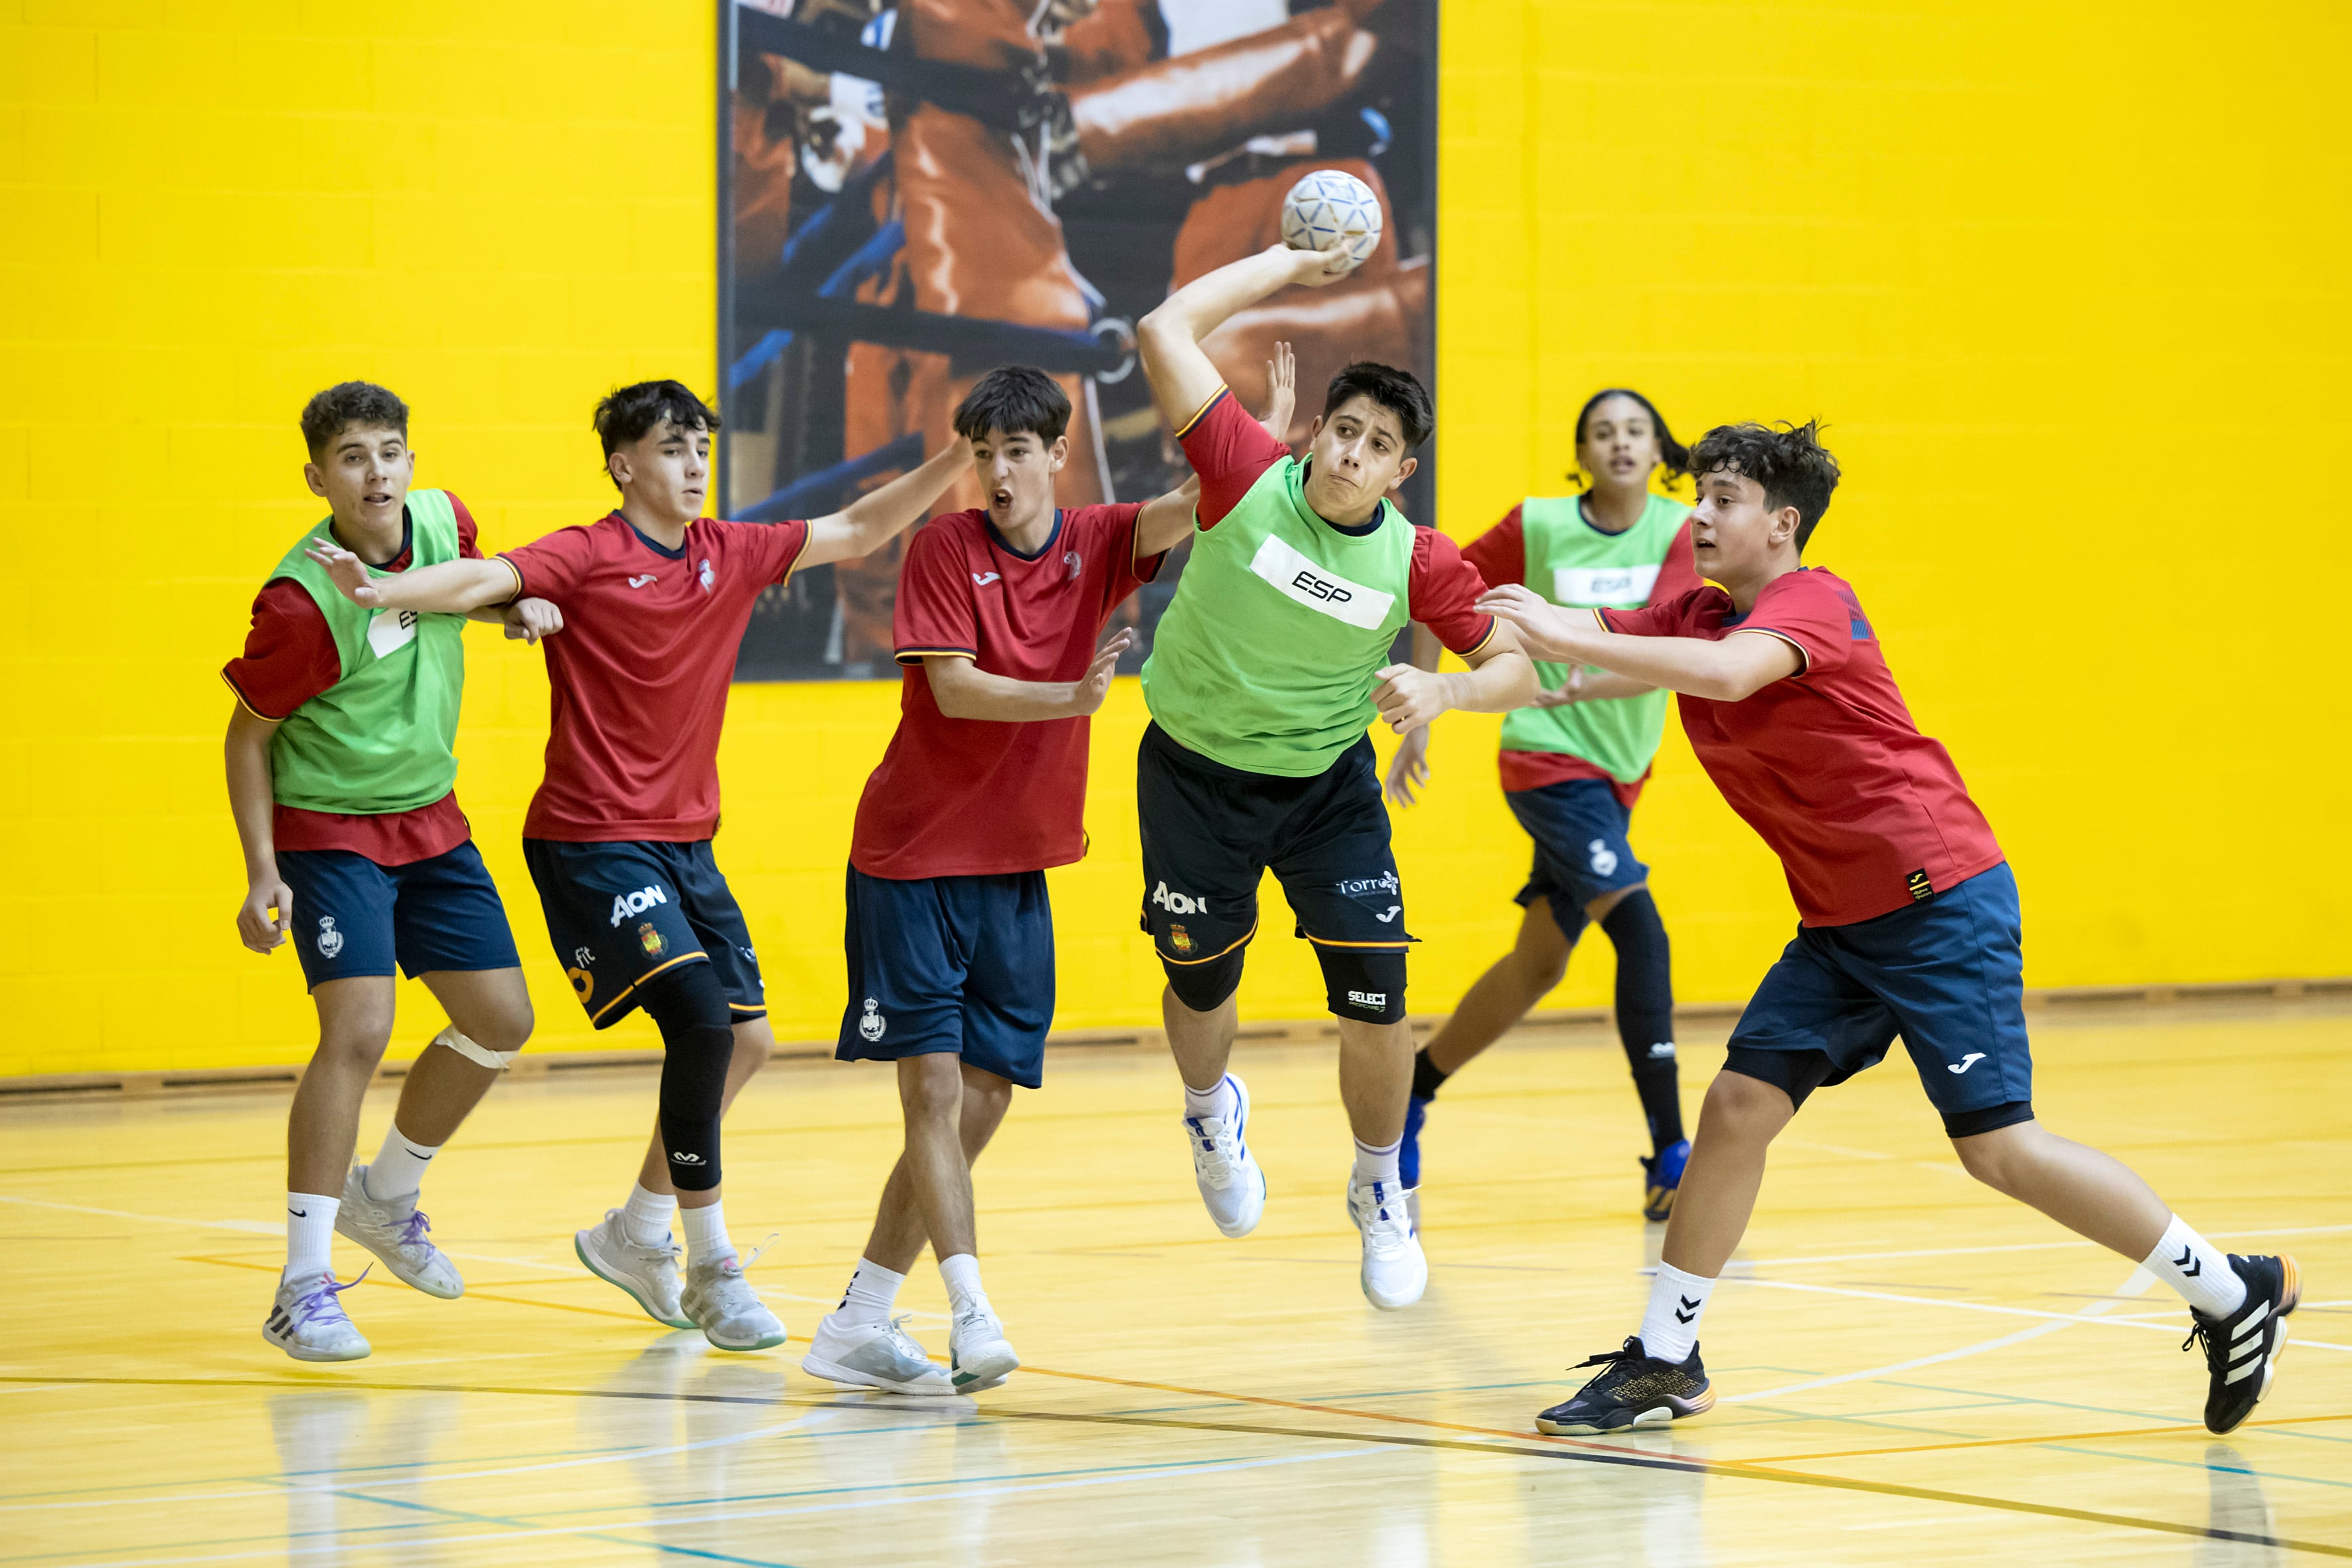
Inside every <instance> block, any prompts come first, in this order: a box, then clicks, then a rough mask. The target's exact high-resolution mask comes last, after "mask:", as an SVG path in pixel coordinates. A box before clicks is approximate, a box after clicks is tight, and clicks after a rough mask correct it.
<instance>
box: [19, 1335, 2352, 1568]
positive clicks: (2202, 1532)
mask: <svg viewBox="0 0 2352 1568" xmlns="http://www.w3.org/2000/svg"><path fill="white" fill-rule="evenodd" d="M1022 1370H1024V1372H1032V1373H1039V1374H1041V1375H1044V1376H1047V1377H1061V1378H1068V1379H1072V1380H1075V1381H1078V1382H1084V1383H1099V1384H1113V1385H1117V1386H1120V1387H1128V1388H1150V1389H1156V1390H1159V1391H1160V1392H1163V1393H1170V1394H1190V1395H1192V1396H1194V1397H1199V1398H1211V1399H1223V1400H1227V1401H1230V1402H1232V1403H1234V1404H1241V1405H1272V1406H1277V1407H1287V1408H1291V1409H1297V1410H1303V1411H1307V1412H1310V1413H1316V1414H1326V1415H1347V1416H1353V1417H1356V1418H1358V1419H1370V1420H1375V1421H1390V1422H1397V1423H1402V1424H1404V1425H1409V1426H1429V1427H1435V1428H1438V1429H1441V1430H1445V1431H1454V1432H1462V1433H1467V1434H1471V1435H1472V1436H1483V1437H1487V1438H1500V1439H1503V1441H1501V1442H1495V1441H1486V1442H1472V1441H1468V1440H1466V1439H1465V1438H1459V1437H1427V1436H1411V1435H1406V1434H1403V1433H1394V1432H1353V1433H1348V1432H1328V1431H1314V1430H1309V1429H1306V1428H1298V1427H1284V1426H1259V1425H1255V1424H1243V1423H1234V1422H1222V1421H1175V1420H1170V1419H1168V1418H1166V1417H1164V1416H1142V1415H1108V1414H1090V1413H1087V1412H1083V1411H1039V1410H1015V1409H1001V1408H1000V1409H988V1410H984V1411H983V1412H982V1414H984V1415H990V1416H992V1417H994V1418H996V1419H999V1420H1025V1421H1065V1422H1074V1423H1093V1424H1096V1425H1101V1426H1154V1427H1165V1428H1169V1429H1171V1430H1181V1431H1195V1432H1218V1433H1227V1434H1231V1433H1248V1434H1255V1435H1258V1436H1280V1437H1301V1438H1307V1439H1310V1440H1314V1441H1319V1442H1334V1441H1337V1442H1344V1443H1385V1444H1392V1445H1399V1446H1402V1447H1423V1448H1446V1449H1454V1450H1459V1451H1461V1452H1464V1453H1473V1454H1511V1455H1515V1456H1517V1457H1520V1458H1546V1459H1558V1460H1565V1461H1574V1462H1583V1463H1591V1464H1612V1465H1622V1466H1626V1467H1628V1468H1634V1469H1654V1470H1673V1471H1678V1472H1682V1473H1685V1474H1690V1473H1696V1474H1701V1475H1718V1476H1722V1477H1725V1478H1727V1479H1744V1480H1769V1481H1780V1482H1786V1483H1789V1484H1791V1485H1797V1486H1811V1487H1820V1488H1823V1489H1829V1490H1833V1491H1854V1492H1866V1493H1870V1494H1873V1495H1875V1496H1883V1497H1906V1498H1916V1499H1919V1500H1925V1501H1929V1502H1948V1503H1954V1504H1958V1505H1959V1506H1961V1507H1967V1508H1989V1509H1993V1510H1999V1511H2002V1512H2010V1513H2027V1514H2034V1515H2039V1516H2042V1517H2044V1518H2052V1519H2068V1520H2075V1521H2082V1522H2086V1523H2092V1524H2105V1525H2111V1526H2115V1527H2117V1528H2121V1529H2127V1530H2147V1531H2157V1532H2158V1533H2162V1534H2167V1535H2183V1536H2189V1537H2191V1538H2194V1539H2199V1540H2211V1541H2235V1542H2244V1543H2246V1544H2248V1545H2254V1546H2270V1547H2274V1548H2277V1549H2279V1550H2282V1551H2290V1552H2315V1553H2317V1554H2319V1555H2321V1556H2328V1557H2343V1558H2352V1546H2335V1545H2330V1544H2327V1543H2326V1542H2305V1541H2293V1540H2288V1539H2285V1538H2283V1537H2278V1536H2268V1535H2258V1534H2255V1533H2253V1532H2252V1531H2227V1530H2219V1529H2215V1528H2214V1527H2212V1526H2210V1525H2192V1524H2179V1523H2176V1522H2173V1521H2168V1520H2158V1519H2141V1518H2137V1517H2135V1516H2133V1515H2129V1514H2110V1513H2097V1512H2093V1511H2091V1510H2085V1509H2070V1508H2061V1507H2058V1506H2056V1505H2054V1504H2051V1503H2036V1502H2027V1501H2025V1500H2021V1499H2014V1498H1995V1497H1982V1496H1977V1495H1974V1494H1970V1493H1967V1492H1947V1491H1938V1490H1934V1489H1928V1488H1924V1487H1906V1486H1900V1485H1897V1484H1895V1483H1894V1482H1891V1481H1867V1480H1862V1479H1856V1478H1853V1477H1848V1476H1825V1475H1820V1474H1816V1473H1814V1472H1811V1471H1806V1470H1791V1469H1784V1468H1780V1467H1779V1466H1777V1465H1772V1464H1766V1463H1760V1462H1759V1461H1757V1460H1752V1459H1749V1460H1727V1459H1691V1458H1677V1457H1669V1456H1663V1455H1646V1454H1639V1453H1631V1452H1628V1451H1626V1450H1625V1449H1622V1448H1615V1447H1607V1446H1605V1445H1601V1444H1586V1443H1580V1442H1577V1441H1576V1440H1575V1439H1572V1438H1567V1437H1543V1436H1529V1435H1528V1434H1527V1433H1524V1432H1516V1431H1506V1430H1503V1429H1500V1428H1496V1427H1486V1426H1464V1425H1461V1424H1459V1423H1456V1422H1450V1421H1433V1420H1427V1419H1423V1418H1421V1417H1417V1416H1411V1415H1388V1414H1386V1413H1384V1412H1381V1411H1368V1410H1350V1409H1346V1408H1342V1407H1338V1406H1331V1405H1303V1404H1299V1403H1297V1401H1293V1400H1285V1399H1276V1398H1273V1397H1271V1396H1268V1395H1261V1394H1229V1393H1222V1392H1219V1391H1217V1390H1213V1389H1200V1388H1186V1387H1183V1386H1181V1385H1179V1384H1166V1383H1145V1382H1141V1381H1139V1380H1136V1379H1131V1378H1116V1377H1104V1376H1100V1375H1098V1374H1096V1373H1079V1372H1056V1371H1054V1370H1052V1369H1049V1368H1045V1367H1024V1368H1023V1369H1022ZM6 1381H9V1382H38V1383H43V1384H74V1385H90V1384H111V1385H121V1386H142V1387H155V1386H161V1387H227V1388H287V1387H292V1388H319V1387H362V1388H373V1389H378V1390H383V1391H386V1392H392V1393H458V1394H515V1395H522V1396H526V1397H541V1398H550V1397H555V1398H572V1399H583V1398H589V1399H593V1398H637V1399H658V1400H672V1401H677V1402H680V1403H708V1404H720V1405H790V1404H793V1403H797V1401H794V1400H793V1399H792V1398H790V1397H789V1396H779V1397H774V1398H754V1397H751V1396H747V1395H743V1394H684V1393H678V1394H654V1393H636V1392H631V1391H626V1390H620V1389H567V1388H486V1387H480V1386H477V1385H471V1384H381V1383H368V1384H359V1383H337V1384H320V1383H289V1382H288V1381H286V1380H283V1379H262V1378H220V1377H215V1378H130V1377H42V1378H9V1379H6ZM2347 1419H2352V1416H2347V1415H2326V1416H2302V1417H2290V1418H2288V1419H2286V1420H2282V1421H2267V1422H2255V1421H2250V1422H2247V1423H2246V1424H2245V1426H2241V1427H2240V1428H2239V1430H2240V1431H2246V1430H2249V1429H2252V1428H2255V1427H2263V1426H2291V1425H2298V1424H2300V1423H2302V1422H2304V1421H2342V1420H2347ZM2201 1430H2203V1427H2202V1426H2186V1425H2182V1426H2161V1427H2155V1428H2151V1429H2149V1431H2148V1432H2147V1433H2145V1434H2121V1433H2118V1434H2106V1433H2080V1434H2060V1435H2057V1436H2041V1437H2025V1438H2014V1439H2011V1438H1996V1439H1992V1440H1991V1442H1990V1444H1943V1445H1936V1447H1985V1446H1998V1445H2002V1444H2009V1443H2052V1442H2071V1441H2080V1440H2084V1439H2085V1438H2091V1439H2096V1438H2101V1437H2105V1436H2146V1435H2157V1434H2166V1433H2179V1432H2189V1431H2201ZM1902 1451H1903V1450H1900V1449H1879V1448H1873V1449H1864V1450H1860V1451H1859V1452H1860V1453H1861V1455H1863V1456H1864V1457H1867V1456H1873V1455H1876V1454H1881V1453H1897V1452H1902ZM1797 1457H1800V1458H1804V1457H1808V1456H1797ZM943 1495H944V1496H945V1497H946V1498H948V1499H952V1498H953V1497H955V1496H956V1495H958V1494H954V1493H948V1494H943ZM921 1500H922V1499H917V1501H921ZM710 1522H723V1521H718V1520H714V1521H710ZM597 1528H604V1529H611V1528H614V1527H612V1526H603V1527H597ZM559 1533H562V1532H559ZM571 1533H577V1531H573V1532H571ZM630 1544H632V1545H639V1544H652V1543H644V1542H630ZM247 1555H265V1554H262V1553H248V1554H247ZM188 1561H201V1560H199V1559H185V1558H172V1559H142V1560H140V1561H138V1562H136V1563H131V1562H123V1563H86V1564H83V1565H82V1568H156V1565H157V1564H162V1563H176V1562H188Z"/></svg>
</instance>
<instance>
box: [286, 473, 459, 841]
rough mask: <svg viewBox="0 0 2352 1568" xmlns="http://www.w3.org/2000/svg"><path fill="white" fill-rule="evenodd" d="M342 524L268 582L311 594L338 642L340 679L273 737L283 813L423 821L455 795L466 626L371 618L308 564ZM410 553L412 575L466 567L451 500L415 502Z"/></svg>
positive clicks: (455, 620)
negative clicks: (286, 808) (289, 582)
mask: <svg viewBox="0 0 2352 1568" xmlns="http://www.w3.org/2000/svg"><path fill="white" fill-rule="evenodd" d="M333 521H334V520H333V519H332V518H329V519H327V520H326V521H322V522H320V524H319V525H318V526H317V527H315V528H313V529H311V530H310V532H308V533H306V534H304V535H303V536H302V540H301V542H299V543H298V544H296V545H295V546H294V548H293V549H292V550H290V551H289V552H287V554H286V559H284V560H283V561H280V562H279V563H278V569H277V570H276V571H274V572H272V573H271V574H270V576H272V577H273V578H275V577H289V578H291V579H293V580H294V581H295V582H297V583H299V584H302V586H303V587H304V588H305V589H307V590H308V591H309V592H310V597H311V599H312V600H313V601H314V602H315V603H316V604H317V605H318V606H319V611H320V614H321V615H323V616H326V617H327V627H328V629H329V630H330V631H331V632H332V633H333V634H334V637H335V651H336V652H337V653H338V654H339V655H341V658H342V671H343V675H342V679H341V680H338V681H336V682H335V684H334V685H332V686H331V687H329V688H327V689H326V690H324V691H321V692H320V693H319V695H318V696H316V697H313V698H312V699H310V700H309V701H308V702H305V703H303V704H302V706H301V707H299V708H297V709H296V710H294V711H293V712H292V713H290V714H289V715H288V716H287V719H286V721H285V722H284V723H282V724H280V725H278V732H277V733H276V734H275V735H273V736H271V737H270V742H269V766H270V773H271V777H272V780H273V782H274V784H275V786H276V791H275V793H276V795H277V799H278V805H290V806H296V807H299V808H300V809H301V810H304V811H331V812H340V813H343V814H346V815H352V816H374V815H378V814H381V813H383V812H392V811H414V810H415V809H416V808H417V807H418V806H423V805H432V804H433V803H434V802H435V801H436V800H439V799H440V798H441V797H442V796H443V795H447V794H448V793H449V790H450V787H451V786H452V785H453V784H456V783H457V751H456V744H457V704H458V700H459V698H460V697H461V696H463V694H464V692H465V689H466V647H465V641H464V638H465V626H466V617H465V616H446V615H427V614H423V613H420V612H418V611H415V610H370V609H367V608H365V607H364V606H362V605H354V604H352V602H351V601H350V600H349V599H347V598H345V597H343V595H342V593H341V590H340V589H338V588H337V587H336V586H335V584H334V580H333V579H332V578H331V577H330V576H328V574H327V570H326V568H325V567H323V566H321V565H320V564H319V563H317V562H315V561H313V560H311V559H310V556H309V555H308V554H307V553H305V552H307V551H308V550H309V549H310V546H312V545H314V544H316V543H318V542H320V541H322V540H326V541H330V542H331V541H332V538H333V536H332V534H331V531H330V525H331V523H332V522H333ZM408 542H409V565H410V567H411V568H415V567H418V566H435V565H438V564H439V563H442V562H444V561H455V560H456V559H457V509H456V508H455V507H453V506H451V505H450V504H449V498H448V496H447V495H446V494H445V493H444V492H442V491H440V490H411V491H409V492H408ZM375 575H377V576H389V575H392V574H389V573H381V572H379V573H376V574H375Z"/></svg>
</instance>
